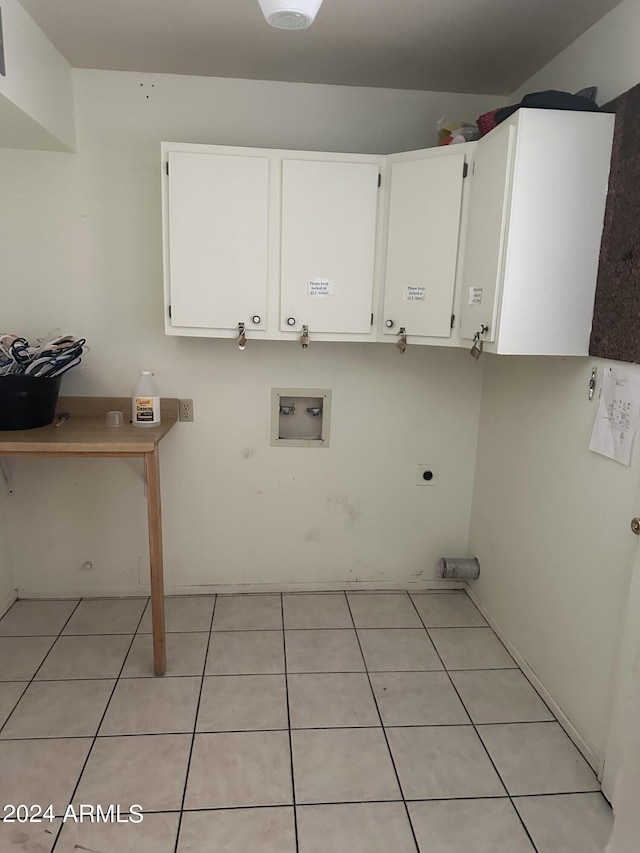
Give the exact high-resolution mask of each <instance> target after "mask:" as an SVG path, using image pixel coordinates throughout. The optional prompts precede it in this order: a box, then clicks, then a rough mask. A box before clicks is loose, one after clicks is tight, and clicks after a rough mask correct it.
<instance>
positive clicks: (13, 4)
mask: <svg viewBox="0 0 640 853" xmlns="http://www.w3.org/2000/svg"><path fill="white" fill-rule="evenodd" d="M2 31H3V40H4V54H5V66H6V74H5V75H0V146H3V147H5V148H41V149H49V150H54V151H55V150H57V151H70V150H72V149H73V147H74V144H75V128H74V115H73V91H72V80H71V67H70V66H69V63H68V62H67V61H66V60H65V59H64V57H63V56H62V55H61V54H60V53H58V51H57V50H56V49H55V47H54V46H53V45H52V44H51V42H50V41H49V40H48V39H47V38H46V37H45V35H44V34H43V32H42V30H40V29H39V28H38V27H37V26H36V25H35V23H34V22H33V20H32V19H31V17H30V16H29V15H28V14H27V13H26V12H25V11H24V9H23V8H22V6H21V5H20V4H19V3H18V2H17V0H3V2H2Z"/></svg>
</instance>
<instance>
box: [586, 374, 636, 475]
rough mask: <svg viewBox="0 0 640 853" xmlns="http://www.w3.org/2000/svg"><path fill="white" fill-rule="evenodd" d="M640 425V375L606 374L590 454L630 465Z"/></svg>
mask: <svg viewBox="0 0 640 853" xmlns="http://www.w3.org/2000/svg"><path fill="white" fill-rule="evenodd" d="M639 422H640V374H638V375H634V374H632V373H631V372H630V371H628V370H624V369H620V368H609V369H608V370H605V371H604V379H603V383H602V390H601V391H600V399H599V401H598V411H597V414H596V422H595V424H594V425H593V432H592V434H591V442H590V443H589V450H593V451H594V452H595V453H601V454H602V455H603V456H608V457H609V458H610V459H615V460H616V461H617V462H622V464H623V465H629V464H630V463H631V450H632V447H633V439H634V436H635V434H636V430H637V429H638V423H639Z"/></svg>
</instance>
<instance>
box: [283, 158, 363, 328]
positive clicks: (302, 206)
mask: <svg viewBox="0 0 640 853" xmlns="http://www.w3.org/2000/svg"><path fill="white" fill-rule="evenodd" d="M377 197H378V166H377V165H376V164H373V163H341V162H333V161H331V162H327V161H314V160H286V159H285V160H284V161H283V164H282V268H281V269H282V272H281V303H280V308H281V313H280V322H281V329H283V330H292V329H300V328H301V326H302V325H308V326H309V331H310V332H311V333H313V332H314V331H315V332H339V333H345V334H349V333H352V334H361V333H363V332H364V333H366V332H370V331H371V304H372V295H373V269H374V255H375V238H376V212H377Z"/></svg>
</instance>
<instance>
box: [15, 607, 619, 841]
mask: <svg viewBox="0 0 640 853" xmlns="http://www.w3.org/2000/svg"><path fill="white" fill-rule="evenodd" d="M167 628H168V631H169V632H170V633H169V634H168V655H169V665H168V672H167V676H166V677H165V678H153V677H152V666H151V636H150V633H149V632H150V630H151V621H150V613H149V606H148V601H147V599H126V600H99V601H96V600H82V601H20V602H17V603H16V604H14V606H13V607H12V608H11V609H10V610H9V612H8V613H7V614H6V615H5V617H4V618H3V619H2V620H1V621H0V682H1V683H0V807H1V806H2V805H4V804H5V803H12V804H14V805H18V804H24V805H31V804H34V805H35V804H38V805H40V806H42V807H43V808H44V807H46V806H47V805H49V804H51V805H52V806H53V813H54V814H55V819H54V820H53V821H51V822H50V821H45V822H42V823H1V824H0V853H8V851H29V853H49V851H52V850H55V851H56V853H71V851H75V850H95V851H97V850H99V851H100V853H110V852H111V851H114V853H116V851H117V853H129V851H131V853H147V851H149V853H187V851H190V853H327V851H330V853H418V852H419V853H532V851H538V853H602V851H604V848H605V845H606V840H607V837H608V834H609V831H610V827H611V812H610V809H609V806H608V805H607V803H606V801H605V800H604V798H603V797H602V795H601V794H600V793H599V785H598V782H597V779H596V777H595V776H594V774H593V772H592V771H591V769H590V767H589V766H588V765H587V763H586V762H585V761H584V759H583V758H582V756H581V755H580V753H579V752H578V751H577V750H576V748H575V747H574V746H573V744H572V743H571V741H570V740H569V738H568V737H567V736H566V734H565V733H564V732H563V730H562V729H561V728H560V726H559V725H558V723H557V722H555V720H554V718H553V715H552V714H551V713H550V711H549V709H548V708H547V706H546V705H545V703H544V702H543V701H542V700H541V698H540V697H539V696H538V694H537V693H536V692H535V691H534V690H533V688H532V687H531V685H530V684H529V682H528V681H527V679H526V678H525V677H524V675H523V674H522V673H521V672H520V670H519V669H518V668H517V666H516V664H515V662H514V661H513V659H512V658H511V657H510V655H509V654H508V652H507V651H506V649H505V648H504V646H503V645H502V644H501V643H500V641H499V640H498V638H497V637H496V635H495V634H494V633H493V631H492V630H491V628H489V627H488V626H487V624H486V623H485V621H484V619H483V618H482V616H481V614H480V613H479V611H478V610H477V609H476V608H475V606H474V605H473V603H472V602H471V601H470V599H469V598H468V597H467V595H466V594H465V593H464V592H447V593H440V592H437V593H432V592H425V593H412V594H411V595H409V594H407V593H404V592H384V593H373V592H357V593H348V594H344V593H314V594H304V593H295V594H285V595H278V594H266V595H263V594H255V595H225V596H217V597H216V596H199V597H180V598H169V599H167ZM68 804H72V805H74V806H75V809H76V813H77V812H78V809H79V806H80V804H84V805H86V806H93V807H94V808H95V807H96V806H97V805H98V804H100V805H102V807H103V809H107V808H108V806H109V805H111V804H113V805H120V807H121V809H122V813H124V812H126V811H127V809H128V808H129V806H131V804H140V805H141V806H142V807H143V809H144V812H145V814H144V819H143V820H142V822H140V823H133V822H120V823H117V822H106V823H105V822H100V823H96V822H90V821H88V820H85V821H83V822H82V823H79V822H75V821H73V820H72V819H67V820H65V821H63V820H62V816H63V815H64V814H65V810H66V808H67V806H68ZM121 820H122V818H121Z"/></svg>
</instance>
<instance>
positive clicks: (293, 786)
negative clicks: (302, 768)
mask: <svg viewBox="0 0 640 853" xmlns="http://www.w3.org/2000/svg"><path fill="white" fill-rule="evenodd" d="M280 613H281V616H282V654H283V657H284V685H285V693H286V699H287V728H288V734H289V762H290V766H291V799H292V801H293V831H294V835H295V842H296V853H299V850H300V839H299V837H298V806H297V803H296V778H295V771H294V767H293V735H292V733H291V706H290V703H289V670H288V666H287V632H286V629H285V625H284V593H282V592H281V593H280Z"/></svg>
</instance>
